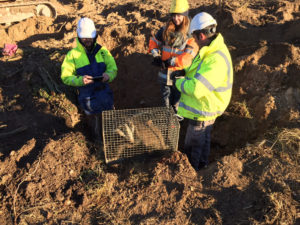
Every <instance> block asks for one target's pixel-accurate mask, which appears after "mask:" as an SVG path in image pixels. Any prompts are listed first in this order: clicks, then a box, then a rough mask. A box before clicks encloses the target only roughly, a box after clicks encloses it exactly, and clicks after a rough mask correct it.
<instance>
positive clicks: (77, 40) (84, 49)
mask: <svg viewBox="0 0 300 225" xmlns="http://www.w3.org/2000/svg"><path fill="white" fill-rule="evenodd" d="M96 45H97V41H95V43H94V47H93V50H94V48H95V46H96ZM76 48H77V49H78V50H79V51H81V52H88V51H87V50H86V48H85V47H84V46H83V45H82V44H81V43H80V41H79V38H78V37H77V38H76ZM93 50H92V51H93ZM92 51H91V52H92Z"/></svg>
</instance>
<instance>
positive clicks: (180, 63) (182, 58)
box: [149, 27, 199, 71]
mask: <svg viewBox="0 0 300 225" xmlns="http://www.w3.org/2000/svg"><path fill="white" fill-rule="evenodd" d="M163 31H164V27H162V28H161V29H160V30H159V31H158V32H157V33H156V35H155V36H154V37H151V38H150V41H149V53H152V55H153V57H156V56H159V52H160V54H161V59H162V61H165V60H168V59H170V58H171V66H170V67H169V68H168V69H169V70H173V71H175V70H182V69H184V68H185V67H188V66H190V65H191V63H192V61H193V59H194V57H195V56H196V55H197V53H198V50H199V47H198V45H197V43H196V41H195V40H194V38H192V37H190V38H187V40H185V41H184V42H183V43H182V45H181V46H179V47H171V46H168V45H166V44H165V43H164V41H163V35H162V34H163Z"/></svg>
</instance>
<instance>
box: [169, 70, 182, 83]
mask: <svg viewBox="0 0 300 225" xmlns="http://www.w3.org/2000/svg"><path fill="white" fill-rule="evenodd" d="M184 75H185V70H176V71H174V72H172V73H171V74H170V78H171V80H172V81H173V85H175V83H176V80H177V79H181V78H184Z"/></svg>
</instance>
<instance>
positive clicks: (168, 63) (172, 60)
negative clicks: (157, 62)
mask: <svg viewBox="0 0 300 225" xmlns="http://www.w3.org/2000/svg"><path fill="white" fill-rule="evenodd" d="M175 60H176V57H171V58H169V59H167V60H165V61H163V66H164V68H165V69H167V68H168V67H170V66H175Z"/></svg>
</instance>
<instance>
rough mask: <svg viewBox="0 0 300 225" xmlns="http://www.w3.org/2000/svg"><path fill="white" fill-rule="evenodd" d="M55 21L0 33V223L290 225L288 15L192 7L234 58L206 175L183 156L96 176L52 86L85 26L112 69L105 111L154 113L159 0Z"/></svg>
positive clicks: (294, 45) (100, 170) (72, 107)
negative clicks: (83, 22) (212, 21)
mask: <svg viewBox="0 0 300 225" xmlns="http://www.w3.org/2000/svg"><path fill="white" fill-rule="evenodd" d="M51 2H53V4H55V6H56V9H57V12H58V16H57V18H56V19H50V18H43V17H38V18H36V17H35V18H30V19H27V20H24V21H21V22H18V23H13V24H10V25H4V24H2V25H0V26H1V29H0V36H1V39H0V46H1V47H3V46H4V44H5V43H16V44H18V46H19V49H18V51H17V53H16V54H15V55H14V56H11V57H8V56H1V58H0V224H3V225H10V224H180V225H181V224H207V225H208V224H230V225H231V224H300V205H299V201H300V180H299V178H300V176H299V175H300V172H299V171H300V166H299V162H300V161H299V154H300V153H299V152H300V129H299V128H300V121H299V111H300V79H299V76H300V61H299V59H300V32H299V31H300V13H299V11H300V4H299V1H298V0H294V1H293V0H279V1H275V0H270V1H269V0H268V1H267V0H266V1H256V0H250V1H244V0H243V1H221V2H222V5H220V3H219V1H212V0H211V1H210V0H206V1H195V0H189V3H190V8H191V10H190V16H194V15H195V14H196V13H198V12H200V11H207V12H209V13H211V14H212V15H213V16H214V17H215V18H216V19H217V21H218V29H219V32H221V33H222V34H223V36H224V38H225V40H226V43H227V44H228V46H229V49H230V52H231V54H232V58H233V64H234V85H233V96H232V99H231V103H230V105H229V107H228V109H227V111H226V112H225V113H224V115H222V116H221V117H220V118H218V119H217V122H216V124H215V126H214V129H213V133H212V150H211V156H210V164H209V166H208V168H206V169H203V170H201V171H199V172H195V171H194V170H193V168H192V167H191V166H190V164H189V162H188V160H187V157H186V155H185V154H184V153H182V150H183V140H184V135H185V128H186V124H185V122H183V123H182V124H181V130H180V140H179V149H178V151H177V152H173V153H166V154H164V155H158V156H157V155H155V156H151V157H146V158H143V159H139V160H128V161H125V162H123V163H119V164H115V165H112V166H109V165H106V164H105V160H104V155H103V151H102V148H101V146H98V145H96V144H94V142H93V141H92V139H91V137H90V134H89V131H88V129H87V127H86V121H85V118H84V116H83V114H82V112H81V111H80V109H78V108H77V104H76V98H75V94H76V91H75V90H74V89H73V88H71V87H67V86H65V85H63V84H62V82H61V80H60V66H61V63H62V61H63V59H64V56H65V54H66V53H67V51H68V50H69V49H70V48H72V46H74V39H75V37H76V23H77V21H78V19H79V18H80V17H82V16H88V17H90V18H92V19H93V20H94V21H95V24H96V27H97V29H98V31H99V34H100V35H99V42H100V43H101V44H102V45H104V46H106V47H107V48H108V49H109V50H110V51H111V53H112V55H113V56H114V57H115V59H116V62H117V65H118V69H119V71H118V76H117V78H116V80H115V81H114V82H113V83H112V84H111V87H112V89H113V91H114V98H115V107H116V109H130V108H141V107H155V106H161V105H162V103H161V100H160V92H159V87H158V84H157V80H156V74H157V71H158V69H157V68H156V67H154V66H153V65H152V64H151V61H152V57H151V56H150V55H149V54H148V53H147V45H148V41H149V37H150V36H151V32H153V31H154V32H155V31H157V30H158V29H159V27H161V26H162V25H163V24H164V23H165V22H166V20H167V19H168V10H169V7H170V1H167V0H141V1H125V0H101V1H96V0H78V1H76V0H70V1H67V0H61V1H54V0H51Z"/></svg>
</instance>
